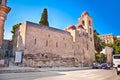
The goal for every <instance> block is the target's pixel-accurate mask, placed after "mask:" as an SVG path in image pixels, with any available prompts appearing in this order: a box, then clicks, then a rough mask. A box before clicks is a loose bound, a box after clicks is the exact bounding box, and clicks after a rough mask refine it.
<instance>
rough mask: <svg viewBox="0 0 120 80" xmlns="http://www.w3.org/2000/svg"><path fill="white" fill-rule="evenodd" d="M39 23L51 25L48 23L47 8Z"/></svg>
mask: <svg viewBox="0 0 120 80" xmlns="http://www.w3.org/2000/svg"><path fill="white" fill-rule="evenodd" d="M39 24H42V25H45V26H49V23H48V13H47V9H46V8H44V10H43V12H42V16H41V19H40V21H39Z"/></svg>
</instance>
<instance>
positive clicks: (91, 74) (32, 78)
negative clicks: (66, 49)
mask: <svg viewBox="0 0 120 80" xmlns="http://www.w3.org/2000/svg"><path fill="white" fill-rule="evenodd" d="M0 80H120V75H118V76H117V74H116V72H115V70H102V69H89V70H74V71H45V72H44V71H43V72H29V73H4V74H0Z"/></svg>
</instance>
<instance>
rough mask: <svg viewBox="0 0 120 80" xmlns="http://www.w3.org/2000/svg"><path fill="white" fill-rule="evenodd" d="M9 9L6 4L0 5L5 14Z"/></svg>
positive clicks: (0, 9)
mask: <svg viewBox="0 0 120 80" xmlns="http://www.w3.org/2000/svg"><path fill="white" fill-rule="evenodd" d="M10 10H11V8H9V7H7V6H3V5H0V11H3V12H5V13H6V14H7V13H9V11H10Z"/></svg>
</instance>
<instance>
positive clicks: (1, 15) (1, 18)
mask: <svg viewBox="0 0 120 80" xmlns="http://www.w3.org/2000/svg"><path fill="white" fill-rule="evenodd" d="M4 2H6V0H3V1H2V4H0V46H2V44H3V43H2V42H3V37H4V23H5V20H6V16H7V14H8V12H9V11H10V8H9V7H7V6H6V5H5V4H6V3H4ZM3 3H4V5H3Z"/></svg>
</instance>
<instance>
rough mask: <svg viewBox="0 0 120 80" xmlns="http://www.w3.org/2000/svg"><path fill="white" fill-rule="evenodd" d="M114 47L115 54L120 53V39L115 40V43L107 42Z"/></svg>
mask: <svg viewBox="0 0 120 80" xmlns="http://www.w3.org/2000/svg"><path fill="white" fill-rule="evenodd" d="M106 46H109V47H112V48H113V54H120V40H115V42H114V44H106Z"/></svg>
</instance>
